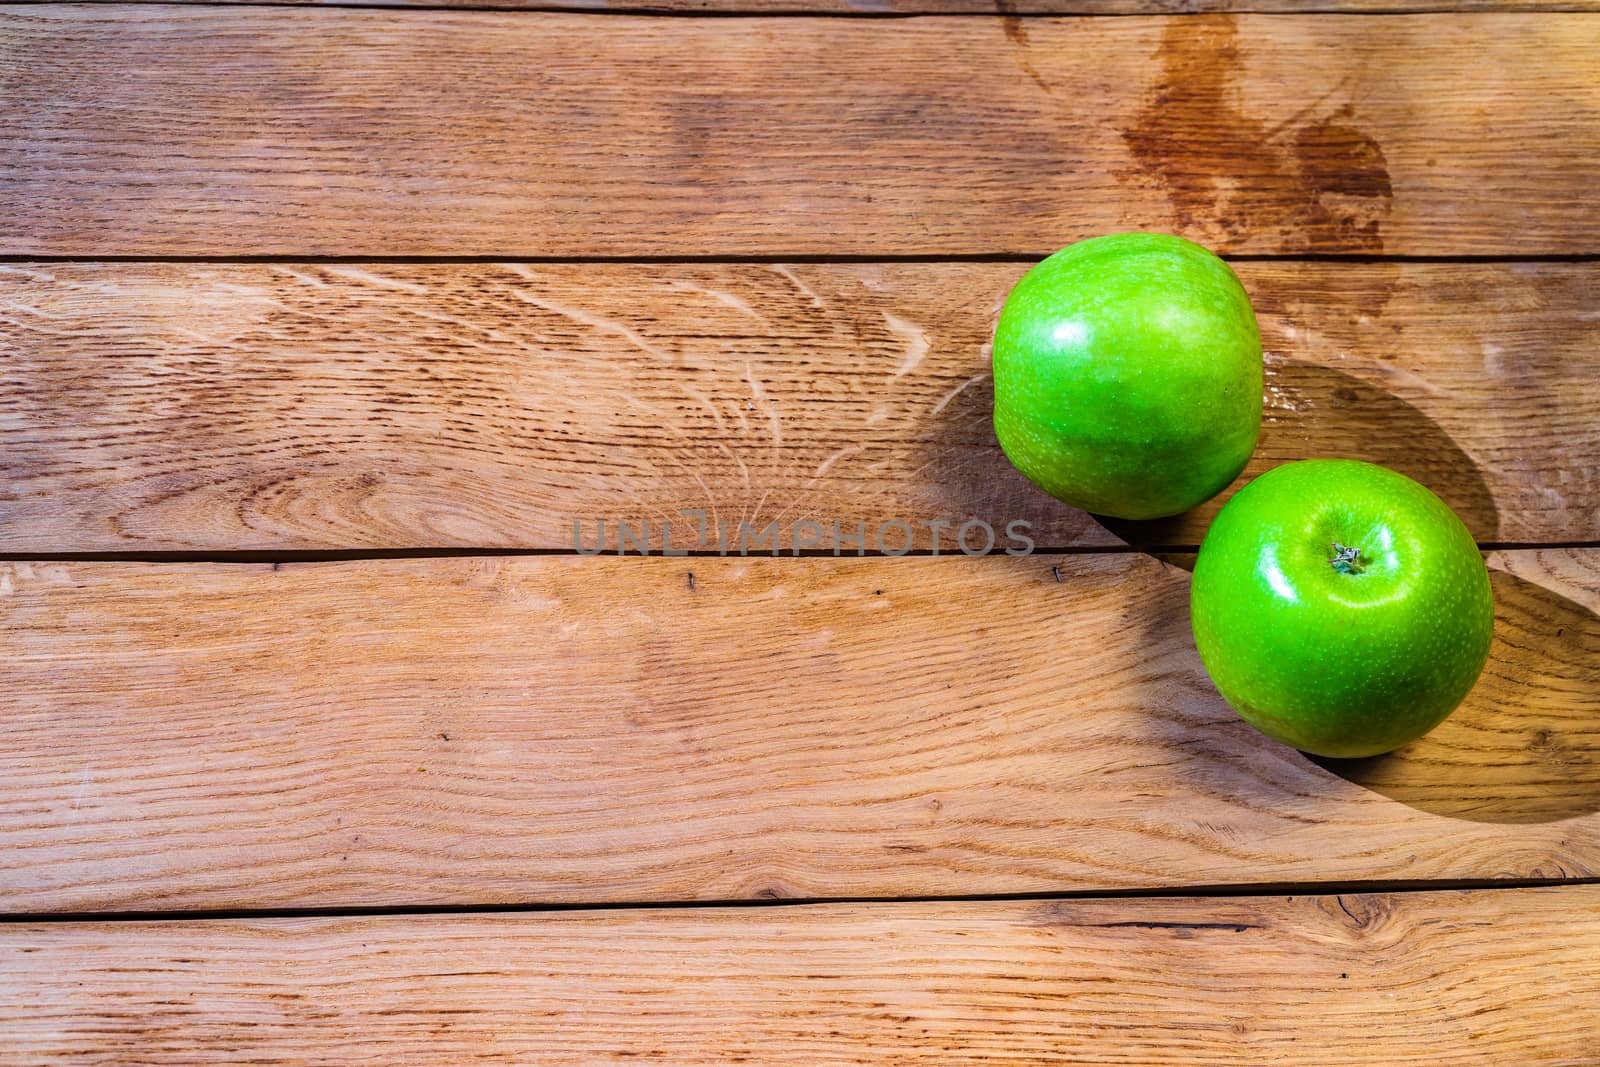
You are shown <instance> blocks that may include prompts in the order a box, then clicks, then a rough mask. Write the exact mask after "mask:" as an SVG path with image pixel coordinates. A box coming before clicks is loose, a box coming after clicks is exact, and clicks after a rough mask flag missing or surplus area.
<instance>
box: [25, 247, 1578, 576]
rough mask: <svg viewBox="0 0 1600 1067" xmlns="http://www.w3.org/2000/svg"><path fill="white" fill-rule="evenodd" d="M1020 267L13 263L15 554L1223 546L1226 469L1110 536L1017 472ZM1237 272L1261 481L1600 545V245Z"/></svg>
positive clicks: (1496, 533) (1506, 535)
mask: <svg viewBox="0 0 1600 1067" xmlns="http://www.w3.org/2000/svg"><path fill="white" fill-rule="evenodd" d="M1024 269H1025V268H1024V267H1023V266H1022V265H1019V264H899V265H895V264H863V265H805V264H794V265H787V266H786V265H692V264H682V263H678V264H663V265H638V264H627V265H616V264H610V265H597V264H587V265H575V264H566V265H525V264H506V265H497V264H481V265H463V264H448V265H437V264H436V265H396V264H362V265H316V264H305V263H298V264H270V265H269V264H246V265H219V264H202V265H196V264H127V263H115V264H103V263H102V264H33V265H13V266H0V321H4V322H5V323H6V327H7V328H6V330H5V331H4V332H3V333H0V360H3V363H0V366H3V368H4V371H3V374H4V382H3V388H0V431H3V432H0V468H3V469H4V470H5V471H6V473H7V478H6V482H5V484H4V485H3V486H0V548H3V549H5V550H9V551H12V552H72V551H76V552H85V551H157V550H173V549H329V548H333V549H378V548H382V549H389V548H427V547H471V548H483V547H491V548H492V547H513V548H546V549H570V548H571V547H572V545H573V526H572V523H573V520H574V519H580V520H581V521H582V528H583V531H584V543H585V544H586V545H588V546H593V544H594V543H595V538H596V536H597V530H596V525H597V522H598V521H599V520H600V519H605V520H607V521H609V522H610V524H611V525H610V526H609V527H608V534H607V542H608V543H610V544H612V545H613V546H614V545H615V543H616V539H617V532H616V521H617V520H623V521H626V522H628V523H629V524H630V528H631V529H632V530H634V531H635V532H637V531H638V529H639V527H640V525H641V524H642V523H649V524H650V526H651V542H650V543H651V544H652V545H653V546H655V547H656V548H657V549H659V548H660V547H661V545H662V537H661V528H662V523H663V521H664V520H670V521H672V522H673V523H674V524H675V525H674V536H675V538H676V544H677V545H678V546H679V547H682V546H684V544H685V539H686V538H688V539H690V540H691V541H692V539H693V537H695V536H697V535H698V532H699V530H698V523H697V520H695V519H694V518H692V517H686V516H684V515H683V514H681V513H682V512H683V511H684V510H686V509H690V510H700V511H703V512H705V513H706V522H707V524H708V530H715V529H716V528H717V524H718V523H723V524H726V526H727V528H728V529H730V530H731V535H730V538H729V539H730V540H734V539H736V537H737V524H738V523H739V522H741V521H746V522H749V523H751V524H752V526H753V528H754V529H756V530H757V531H761V530H764V529H765V528H766V527H767V526H768V525H770V524H772V523H774V522H775V523H777V524H778V536H779V540H780V543H782V544H784V545H786V546H787V545H790V544H791V543H792V539H791V536H790V535H791V533H792V532H793V530H794V526H793V524H794V523H796V522H803V521H810V522H816V523H820V524H822V525H823V526H825V527H830V528H831V525H832V524H833V523H835V522H838V523H840V524H841V530H854V529H855V524H856V523H857V522H858V521H859V522H864V523H865V524H866V528H867V529H868V530H869V531H873V532H874V533H875V532H876V531H877V529H878V528H879V526H880V525H881V524H882V523H884V522H892V521H895V520H900V521H904V522H907V523H910V524H912V525H913V530H912V533H913V534H914V535H915V540H914V544H915V547H916V548H917V549H918V550H929V549H930V548H931V547H932V540H933V538H932V534H931V531H930V527H929V526H928V525H926V524H928V523H930V522H933V521H944V522H948V523H950V524H951V526H950V528H947V529H944V530H942V531H941V534H940V544H941V545H942V546H943V548H944V549H945V550H946V551H952V550H953V549H954V543H955V528H956V527H957V526H959V524H960V523H962V522H964V521H966V520H967V519H969V518H980V519H983V520H985V521H987V522H989V523H990V524H991V525H992V526H993V527H994V528H995V529H996V530H997V531H998V530H1003V529H1004V527H1005V524H1006V523H1007V522H1009V521H1011V520H1013V519H1017V520H1022V521H1025V522H1028V523H1030V524H1031V528H1032V536H1033V537H1034V539H1035V541H1036V543H1037V544H1038V545H1040V546H1042V547H1051V548H1064V547H1069V546H1079V545H1116V544H1120V543H1122V541H1121V538H1123V537H1126V538H1131V539H1133V540H1135V541H1145V542H1150V543H1158V544H1164V545H1191V546H1192V545H1197V544H1198V543H1199V541H1200V538H1201V537H1202V536H1203V534H1204V532H1205V528H1206V525H1207V523H1208V522H1209V521H1210V518H1211V516H1212V515H1213V514H1215V512H1216V508H1217V506H1218V504H1219V503H1220V501H1221V500H1225V499H1226V494H1224V496H1223V497H1221V498H1219V501H1218V502H1216V503H1213V504H1212V505H1210V506H1207V507H1204V508H1201V509H1199V510H1197V511H1196V512H1194V513H1193V514H1190V515H1187V516H1184V517H1182V518H1180V519H1177V520H1173V521H1169V522H1163V523H1156V524H1147V525H1141V526H1129V525H1126V524H1113V527H1114V530H1108V529H1106V528H1105V527H1103V526H1101V525H1100V523H1098V522H1096V521H1094V520H1093V519H1091V518H1090V517H1089V516H1087V515H1084V514H1083V513H1082V512H1079V511H1076V510H1074V509H1071V508H1068V507H1066V506H1064V505H1061V504H1058V503H1057V502H1055V501H1053V500H1051V499H1050V498H1048V497H1046V496H1045V495H1044V494H1042V493H1040V492H1038V491H1036V490H1034V489H1033V488H1032V487H1031V486H1029V485H1028V484H1027V482H1026V481H1025V480H1024V479H1023V478H1022V477H1021V476H1020V475H1018V474H1017V473H1016V472H1015V471H1014V470H1013V469H1012V468H1011V467H1010V465H1009V464H1008V463H1007V462H1006V461H1005V458H1004V456H1003V455H1002V454H1001V453H1000V450H999V446H998V445H997V444H996V443H995V440H994V432H993V429H992V428H991V426H990V410H991V407H992V403H993V393H992V385H991V382H990V380H989V377H988V354H987V352H988V349H987V341H988V337H989V334H990V330H991V324H992V322H993V317H994V313H995V309H996V307H997V305H998V303H999V302H1000V300H1001V299H1002V298H1003V296H1004V294H1005V293H1006V292H1007V291H1008V290H1009V288H1010V286H1011V285H1012V284H1013V283H1014V282H1015V281H1016V279H1017V278H1018V277H1019V276H1020V275H1021V273H1022V271H1023V270H1024ZM1238 270H1239V273H1240V275H1241V276H1242V278H1243V280H1244V282H1245V284H1246V285H1247V286H1248V288H1249V289H1250V292H1251V294H1252V297H1253V299H1254V301H1255V304H1256V306H1257V308H1258V309H1259V313H1260V319H1261V322H1262V327H1263V335H1264V342H1263V343H1264V347H1265V349H1266V352H1267V362H1268V377H1267V394H1266V396H1267V407H1266V421H1265V428H1264V437H1263V441H1262V444H1261V447H1260V449H1259V450H1258V451H1257V454H1256V456H1255V459H1254V461H1253V462H1252V463H1251V465H1250V467H1249V468H1248V469H1247V471H1246V472H1245V475H1244V477H1245V478H1246V479H1248V478H1251V477H1254V476H1255V475H1256V474H1258V473H1260V472H1261V471H1263V470H1267V469H1269V468H1271V467H1273V466H1276V465H1277V464H1279V463H1282V462H1285V461H1287V460H1292V459H1301V458H1306V457H1308V456H1328V455H1337V456H1357V457H1362V458H1367V459H1371V460H1373V461H1376V462H1380V463H1384V464H1386V465H1388V466H1391V467H1394V468H1396V469H1399V470H1401V471H1404V472H1406V473H1407V474H1410V475H1412V476H1413V477H1416V478H1418V479H1420V480H1421V481H1423V482H1424V483H1425V484H1427V485H1429V486H1430V487H1432V488H1433V489H1434V490H1435V491H1436V492H1438V493H1440V494H1441V495H1442V496H1443V497H1444V498H1445V499H1446V500H1447V501H1448V502H1449V503H1451V504H1452V505H1453V506H1454V507H1455V508H1456V510H1457V512H1458V513H1459V514H1461V515H1462V517H1463V518H1464V519H1465V520H1466V522H1467V524H1468V525H1469V526H1470V527H1471V529H1472V530H1473V532H1474V534H1475V535H1476V536H1477V537H1478V538H1479V540H1480V541H1483V542H1490V543H1492V542H1512V543H1526V542H1550V541H1585V540H1596V539H1597V535H1600V422H1597V420H1596V419H1595V414H1594V413H1595V412H1596V411H1597V410H1600V316H1597V315H1596V313H1595V312H1594V310H1593V309H1594V307H1595V300H1594V296H1593V294H1594V292H1595V291H1596V289H1597V288H1600V266H1596V265H1595V264H1591V263H1584V264H1562V263H1516V264H1431V263H1430V264H1396V263H1385V262H1368V263H1360V264H1343V263H1241V264H1238ZM816 536H817V535H816V531H815V530H814V529H813V528H810V527H802V529H801V534H800V537H801V540H805V539H807V538H808V537H810V538H811V539H815V538H816ZM830 537H831V535H830ZM902 537H903V534H902V533H900V532H898V531H895V532H893V533H892V534H891V535H888V536H886V542H885V543H886V545H890V546H898V545H899V544H900V543H902V541H901V538H902ZM825 540H827V539H826V538H825ZM708 541H709V542H710V543H709V544H708V545H707V546H706V547H711V546H712V545H714V543H715V541H716V538H715V536H713V537H710V538H709V539H708ZM874 542H875V537H873V536H872V535H870V534H869V536H868V539H867V548H868V550H872V549H873V548H875V544H874ZM830 543H831V541H830Z"/></svg>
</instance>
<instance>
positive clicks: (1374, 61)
mask: <svg viewBox="0 0 1600 1067" xmlns="http://www.w3.org/2000/svg"><path fill="white" fill-rule="evenodd" d="M309 42H314V45H312V44H308V43H309ZM1597 45H1600V19H1597V18H1592V17H1588V16H1585V15H1581V14H1559V15H1550V14H1519V13H1504V14H1485V15H1475V16H1471V17H1467V16H1461V15H1452V14H1438V15H1416V16H1394V17H1384V18H1381V19H1374V18H1369V17H1363V16H1339V15H1312V16H1303V17H1296V16H1282V17H1279V16H1255V15H1241V16H1233V15H1220V16H1184V17H1161V18H1148V19H1137V18H1106V19H1093V18H1091V19H1064V20H1026V21H1024V20H1017V19H1012V20H1002V19H998V18H997V19H971V18H938V17H930V18H921V19H909V20H894V21H892V22H883V21H877V20H870V19H807V20H795V19H777V20H762V19H759V18H757V19H731V20H725V19H706V20H695V19H648V18H629V19H611V18H600V17H596V16H588V15H575V14H548V15H542V16H540V17H539V18H538V19H537V20H530V19H528V18H526V17H524V16H522V15H519V14H517V13H514V12H501V13H496V12H465V13H452V12H448V11H444V12H441V11H413V12H407V11H403V10H401V11H382V12H379V11H351V10H332V9H326V8H312V7H308V8H303V9H299V10H298V11H297V12H296V16H295V17H294V18H292V19H290V18H284V17H282V16H281V15H280V14H278V13H275V12H272V11H268V10H264V9H257V8H243V7H241V8H229V7H206V8H181V7H149V6H128V7H121V6H113V7H102V6H93V5H91V6H83V7H73V6H67V5H37V6H16V7H11V8H7V9H5V10H4V12H3V14H0V69H4V70H5V71H6V75H5V78H6V80H5V82H4V86H5V91H6V94H7V100H8V103H9V104H10V107H11V114H12V118H11V121H10V122H9V123H8V126H7V129H6V131H5V133H4V136H3V138H0V252H5V253H11V254H51V255H72V256H94V255H107V254H125V255H146V254H151V255H155V254H195V255H235V254H246V253H247V254H283V255H291V256H292V255H297V254H307V255H309V254H331V255H378V254H385V255H419V254H466V255H475V256H486V255H494V256H501V255H504V256H523V257H539V256H566V255H611V256H629V257H632V256H640V255H651V254H655V255H668V256H674V255H707V254H719V255H744V254H756V255H772V256H783V255H800V254H808V255H809V254H816V255H831V254H854V255H862V256H876V255H896V254H947V253H995V252H1006V251H1016V252H1027V253H1030V254H1032V253H1040V252H1046V251H1050V250H1053V249H1054V248H1056V247H1059V246H1061V245H1063V244H1066V243H1068V242H1069V241H1071V240H1074V239H1076V238H1080V237H1084V236H1088V235H1090V234H1094V233H1101V232H1105V231H1107V230H1119V229H1160V230H1171V231H1177V232H1181V233H1183V234H1185V235H1187V236H1190V237H1194V238H1196V239H1198V240H1201V241H1205V242H1208V243H1210V244H1212V245H1215V246H1218V247H1220V248H1223V249H1227V250H1233V251H1241V252H1259V253H1298V252H1306V251H1312V252H1347V253H1348V252H1355V253H1379V252H1383V253H1406V254H1427V255H1455V254H1466V253H1473V254H1491V255H1492V254H1505V253H1522V254H1552V253H1593V252H1600V240H1597V237H1600V223H1597V219H1596V215H1595V213H1594V212H1593V211H1592V210H1590V194H1591V192H1592V189H1591V186H1592V171H1593V160H1594V158H1595V157H1596V156H1597V155H1600V122H1596V115H1597V113H1600V77H1597V74H1600V62H1597V59H1596V56H1597V54H1600V50H1597V47H1596V46H1597ZM1463 56H1471V57H1472V62H1471V63H1470V64H1464V63H1463V62H1462V57H1463Z"/></svg>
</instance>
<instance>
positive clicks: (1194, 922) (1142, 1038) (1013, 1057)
mask: <svg viewBox="0 0 1600 1067" xmlns="http://www.w3.org/2000/svg"><path fill="white" fill-rule="evenodd" d="M1597 954H1600V889H1597V888H1595V887H1592V886H1591V887H1565V888H1560V889H1538V890H1525V891H1517V892H1507V891H1477V892H1470V893H1462V892H1439V893H1408V894H1404V895H1345V896H1337V897H1335V896H1322V897H1293V898H1288V899H1285V898H1283V897H1265V898H1243V899H1227V898H1219V899H1156V900H1118V901H1093V900H1084V901H1071V902H1061V903H995V904H947V903H935V904H880V905H870V906H862V905H821V906H810V907H784V908H760V909H748V908H744V909H686V910H670V911H660V910H655V911H651V910H645V911H628V912H612V913H609V914H608V913H583V912H573V913H566V914H532V915H520V916H518V915H512V916H506V915H502V916H481V915H452V916H434V917H426V918H407V917H397V918H383V919H371V918H367V919H289V920H285V919H278V920H268V919H260V920H251V921H245V920H227V921H208V922H198V923H197V922H181V921H174V922H149V923H123V924H105V923H62V924H48V925H45V924H36V925H8V926H4V927H0V961H3V962H4V967H5V971H6V975H7V977H6V980H5V985H6V991H7V996H5V997H4V998H0V1030H3V1031H4V1032H5V1033H6V1037H7V1041H6V1044H7V1053H8V1059H9V1062H11V1063H15V1064H44V1063H60V1062H72V1063H96V1064H98V1063H108V1064H110V1063H114V1064H119V1065H135V1064H196V1063H239V1062H243V1061H245V1060H246V1059H248V1061H249V1062H252V1063H309V1062H316V1063H352V1062H362V1063H369V1062H370V1063H444V1064H462V1063H517V1064H535V1063H536V1064H569V1063H610V1062H626V1061H630V1060H647V1061H650V1062H662V1063H685V1064H687V1063H694V1064H703V1063H742V1062H756V1063H763V1064H796V1065H804V1067H812V1065H815V1064H825V1063H826V1064H872V1065H874V1067H876V1065H879V1064H907V1063H919V1064H923V1063H925V1064H934V1063H939V1064H948V1063H955V1062H961V1063H977V1062H982V1063H996V1064H1045V1063H1062V1064H1066V1063H1071V1064H1137V1065H1140V1067H1151V1065H1160V1064H1192V1063H1207V1064H1217V1065H1236V1064H1259V1063H1267V1062H1270V1063H1274V1064H1283V1065H1286V1067H1292V1065H1315V1067H1330V1065H1336V1064H1352V1065H1353V1064H1360V1065H1367V1064H1374V1063H1385V1064H1399V1063H1426V1064H1430V1065H1439V1067H1447V1065H1463V1067H1465V1065H1469V1064H1470V1065H1473V1067H1477V1065H1480V1064H1486V1063H1496V1064H1512V1063H1515V1064H1572V1065H1577V1064H1588V1063H1592V1062H1593V1054H1594V1036H1595V1033H1596V1031H1597V1029H1600V972H1597V971H1596V969H1595V967H1594V960H1595V957H1596V955H1597Z"/></svg>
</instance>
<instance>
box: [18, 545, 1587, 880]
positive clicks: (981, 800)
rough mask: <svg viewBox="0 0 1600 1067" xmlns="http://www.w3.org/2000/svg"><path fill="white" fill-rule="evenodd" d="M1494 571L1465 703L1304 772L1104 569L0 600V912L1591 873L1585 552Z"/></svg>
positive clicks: (241, 578) (766, 572)
mask: <svg viewBox="0 0 1600 1067" xmlns="http://www.w3.org/2000/svg"><path fill="white" fill-rule="evenodd" d="M1493 566H1494V567H1495V569H1496V575H1495V592H1496V596H1497V598H1498V609H1499V626H1498V639H1497V642H1496V644H1495V646H1494V650H1493V653H1492V657H1491V661H1490V664H1489V667H1488V669H1487V672H1486V674H1485V676H1484V678H1483V680H1482V681H1481V683H1480V684H1479V686H1478V688H1477V689H1476V690H1475V691H1474V693H1473V695H1472V696H1471V698H1470V699H1469V702H1468V704H1467V706H1466V707H1464V708H1463V709H1462V710H1461V711H1460V712H1459V713H1458V714H1457V715H1456V717H1454V718H1452V719H1451V720H1450V721H1449V722H1447V723H1446V725H1445V726H1443V727H1441V728H1440V729H1439V730H1437V731H1436V732H1435V733H1433V734H1432V735H1430V736H1429V737H1428V738H1427V739H1425V740H1423V741H1421V742H1418V743H1417V744H1416V745H1414V746H1412V747H1411V748H1409V749H1407V750H1406V752H1405V753H1403V754H1401V755H1399V756H1395V757H1392V758H1390V759H1388V760H1378V761H1370V762H1366V763H1358V764H1351V765H1344V766H1339V765H1331V766H1328V767H1324V766H1320V765H1318V764H1316V763H1313V762H1311V761H1310V760H1308V759H1307V758H1306V757H1304V756H1301V755H1299V754H1298V753H1295V752H1293V751H1291V750H1288V749H1286V748H1283V747H1281V746H1278V745H1276V744H1274V743H1272V742H1269V741H1267V740H1265V739H1264V738H1262V737H1261V736H1259V735H1257V734H1255V733H1254V732H1252V731H1251V730H1250V729H1249V728H1248V727H1246V726H1245V725H1244V724H1243V723H1242V722H1240V721H1239V720H1238V719H1237V718H1236V717H1235V716H1234V715H1233V713H1232V712H1231V711H1230V710H1229V709H1228V708H1227V706H1226V705H1225V704H1223V703H1222V701H1221V700H1220V698H1218V697H1217V696H1216V694H1215V693H1214V691H1213V690H1212V688H1211V686H1210V685H1209V683H1208V681H1207V679H1206V677H1205V675H1204V673H1203V670H1202V668H1201V666H1200V663H1199V661H1198V658H1197V657H1196V655H1195V653H1194V649H1193V643H1192V640H1191V637H1190V633H1189V622H1188V605H1187V596H1186V592H1187V584H1188V576H1187V574H1186V572H1185V571H1183V570H1181V569H1179V568H1178V567H1175V566H1169V565H1166V564H1164V563H1162V562H1159V561H1157V560H1154V559H1151V558H1148V557H1145V556H1141V555H1137V554H1112V555H1091V556H1077V557H1032V558H1026V559H1011V558H1007V557H1003V556H1002V557H989V558H986V559H979V560H974V559H966V558H963V557H957V558H949V557H945V558H939V559H934V558H931V557H926V556H924V557H911V558H906V559H898V560H886V559H865V560H857V559H844V560H835V559H777V560H774V559H770V558H769V559H759V560H758V559H750V560H740V559H694V560H681V559H677V560H668V559H661V558H659V557H657V558H651V559H648V560H642V559H638V558H633V559H627V560H621V559H617V558H615V557H606V558H595V559H579V558H575V557H560V556H545V557H518V558H510V559H507V558H499V559H482V558H480V559H444V560H439V559H432V560H390V561H365V562H354V563H316V564H287V565H282V566H281V567H279V566H274V565H270V564H267V565H255V564H244V565H220V564H138V563H71V564H24V563H16V564H11V565H9V566H8V567H7V569H6V570H5V571H4V572H3V573H0V592H3V594H4V596H3V600H4V604H5V612H6V614H5V619H6V627H7V631H6V638H5V644H6V649H7V667H6V677H7V685H6V689H5V692H4V694H3V695H0V717H3V719H4V721H5V723H6V744H5V746H4V748H3V751H0V781H4V782H5V783H6V787H5V790H4V791H3V794H0V850H3V854H4V855H5V857H6V865H5V870H4V871H3V872H0V909H3V910H5V911H9V912H26V911H31V910H62V911H68V910H85V909H87V910H97V909H100V910H106V909H110V910H122V909H143V908H162V909H165V908H233V907H251V908H260V907H277V906H346V905H416V904H424V903H430V904H485V903H491V902H526V901H567V902H582V903H592V902H597V901H653V900H654V901H659V900H674V899H683V900H722V899H734V898H740V899H744V898H758V897H805V898H814V897H835V896H861V897H866V896H923V895H960V894H976V893H1007V892H1027V891H1042V890H1048V891H1056V890H1069V889H1103V888H1149V887H1161V886H1196V885H1220V884H1263V883H1279V882H1287V881H1295V882H1315V881H1323V880H1342V881H1343V882H1345V883H1348V882H1349V881H1350V880H1392V879H1402V880H1414V879H1439V878H1456V879H1502V878H1565V877H1594V876H1600V813H1597V811H1596V809H1597V808H1600V654H1597V653H1600V618H1597V616H1596V609H1597V607H1600V549H1589V550H1548V551H1543V552H1537V553H1535V552H1528V551H1523V552H1513V553H1507V554H1497V555H1496V556H1494V557H1493ZM691 572H692V574H693V580H692V582H691V580H690V574H691ZM1058 576H1059V581H1058V580H1057V577H1058Z"/></svg>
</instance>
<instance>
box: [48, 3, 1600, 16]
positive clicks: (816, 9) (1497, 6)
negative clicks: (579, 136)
mask: <svg viewBox="0 0 1600 1067" xmlns="http://www.w3.org/2000/svg"><path fill="white" fill-rule="evenodd" d="M49 2H55V0H49ZM130 2H145V0H130ZM151 2H156V0H151ZM177 2H181V3H190V2H196V3H208V2H219V0H177ZM226 2H228V3H240V4H258V3H271V4H281V3H338V4H341V5H344V6H351V5H357V6H359V5H372V6H382V7H405V6H410V5H412V4H415V5H417V6H425V7H457V8H520V9H532V10H540V11H548V10H566V11H596V12H599V11H605V12H624V11H636V12H643V13H649V12H654V11H666V12H684V13H694V12H706V13H710V14H731V13H752V12H755V13H768V12H782V13H786V14H801V13H813V14H835V15H860V16H867V17H870V16H873V15H952V14H965V15H1001V16H1006V15H1165V14H1206V13H1217V12H1222V13H1230V12H1231V13H1241V14H1242V13H1249V12H1266V13H1284V14H1299V15H1306V14H1312V13H1315V12H1325V13H1336V12H1371V13H1379V14H1390V13H1394V12H1411V13H1421V12H1457V13H1461V12H1475V11H1524V12H1526V11H1558V12H1571V11H1596V10H1600V0H226Z"/></svg>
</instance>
